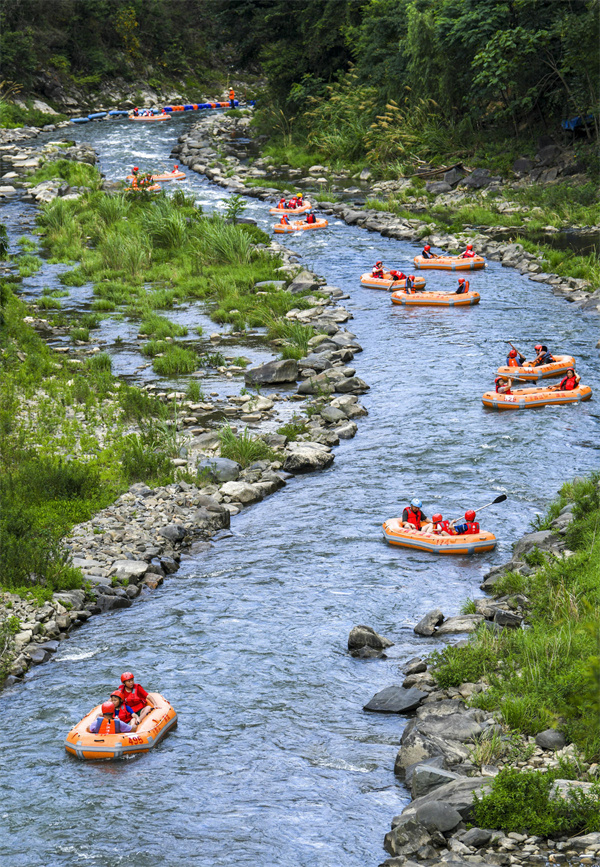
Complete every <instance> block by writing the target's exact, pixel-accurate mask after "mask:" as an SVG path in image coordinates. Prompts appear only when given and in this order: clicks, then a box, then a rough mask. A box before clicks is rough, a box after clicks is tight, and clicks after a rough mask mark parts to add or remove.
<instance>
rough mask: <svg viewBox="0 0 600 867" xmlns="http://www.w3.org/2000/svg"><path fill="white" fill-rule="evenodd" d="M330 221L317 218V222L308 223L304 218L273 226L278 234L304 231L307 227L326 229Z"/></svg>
mask: <svg viewBox="0 0 600 867" xmlns="http://www.w3.org/2000/svg"><path fill="white" fill-rule="evenodd" d="M328 225H329V223H328V222H327V220H317V221H316V223H306V222H305V221H304V220H294V221H293V222H291V223H277V225H276V226H274V227H273V231H274V232H275V234H276V235H289V234H291V233H292V232H302V231H304V230H305V229H325V228H326V227H327V226H328Z"/></svg>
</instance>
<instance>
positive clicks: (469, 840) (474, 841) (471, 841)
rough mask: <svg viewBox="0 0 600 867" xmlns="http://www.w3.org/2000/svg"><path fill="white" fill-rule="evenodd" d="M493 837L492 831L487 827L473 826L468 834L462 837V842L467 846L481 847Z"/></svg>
mask: <svg viewBox="0 0 600 867" xmlns="http://www.w3.org/2000/svg"><path fill="white" fill-rule="evenodd" d="M491 839H492V832H491V831H488V830H487V829H485V828H471V829H470V830H469V831H467V832H466V834H463V835H462V837H461V838H460V842H461V843H464V844H465V846H472V847H473V848H474V849H480V848H481V847H482V846H487V844H488V843H489V842H490V840H491Z"/></svg>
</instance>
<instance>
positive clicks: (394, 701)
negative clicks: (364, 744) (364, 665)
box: [363, 686, 428, 714]
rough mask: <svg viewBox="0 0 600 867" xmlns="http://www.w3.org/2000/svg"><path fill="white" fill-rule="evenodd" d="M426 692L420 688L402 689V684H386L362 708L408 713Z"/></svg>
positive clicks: (374, 711)
mask: <svg viewBox="0 0 600 867" xmlns="http://www.w3.org/2000/svg"><path fill="white" fill-rule="evenodd" d="M427 695H428V694H427V693H426V692H423V691H422V690H420V689H415V688H413V689H404V687H402V686H387V687H386V688H385V689H382V690H381V691H380V692H378V693H376V694H375V695H374V696H373V698H372V699H371V700H370V701H369V702H368V704H366V705H365V706H364V707H363V710H366V711H371V712H373V713H403V714H404V713H410V711H411V710H415V708H417V707H418V706H419V705H420V704H421V702H422V701H423V699H424V698H427Z"/></svg>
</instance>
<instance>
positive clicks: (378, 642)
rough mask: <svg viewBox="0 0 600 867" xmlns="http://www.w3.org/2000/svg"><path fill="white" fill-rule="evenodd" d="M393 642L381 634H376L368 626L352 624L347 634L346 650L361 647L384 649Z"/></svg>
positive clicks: (392, 644)
mask: <svg viewBox="0 0 600 867" xmlns="http://www.w3.org/2000/svg"><path fill="white" fill-rule="evenodd" d="M393 646H394V642H393V641H390V640H389V638H384V636H383V635H378V634H377V632H375V630H374V629H371V627H370V626H353V627H352V629H351V630H350V635H349V636H348V650H358V649H359V648H361V647H373V648H375V650H384V649H385V648H386V647H393Z"/></svg>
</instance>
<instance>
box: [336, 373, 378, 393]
mask: <svg viewBox="0 0 600 867" xmlns="http://www.w3.org/2000/svg"><path fill="white" fill-rule="evenodd" d="M370 387H371V386H370V385H367V383H366V382H365V381H364V380H363V379H360V377H358V376H349V377H347V378H345V379H339V380H337V382H335V391H336V392H339V393H341V394H364V393H365V391H368V390H369V389H370Z"/></svg>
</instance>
